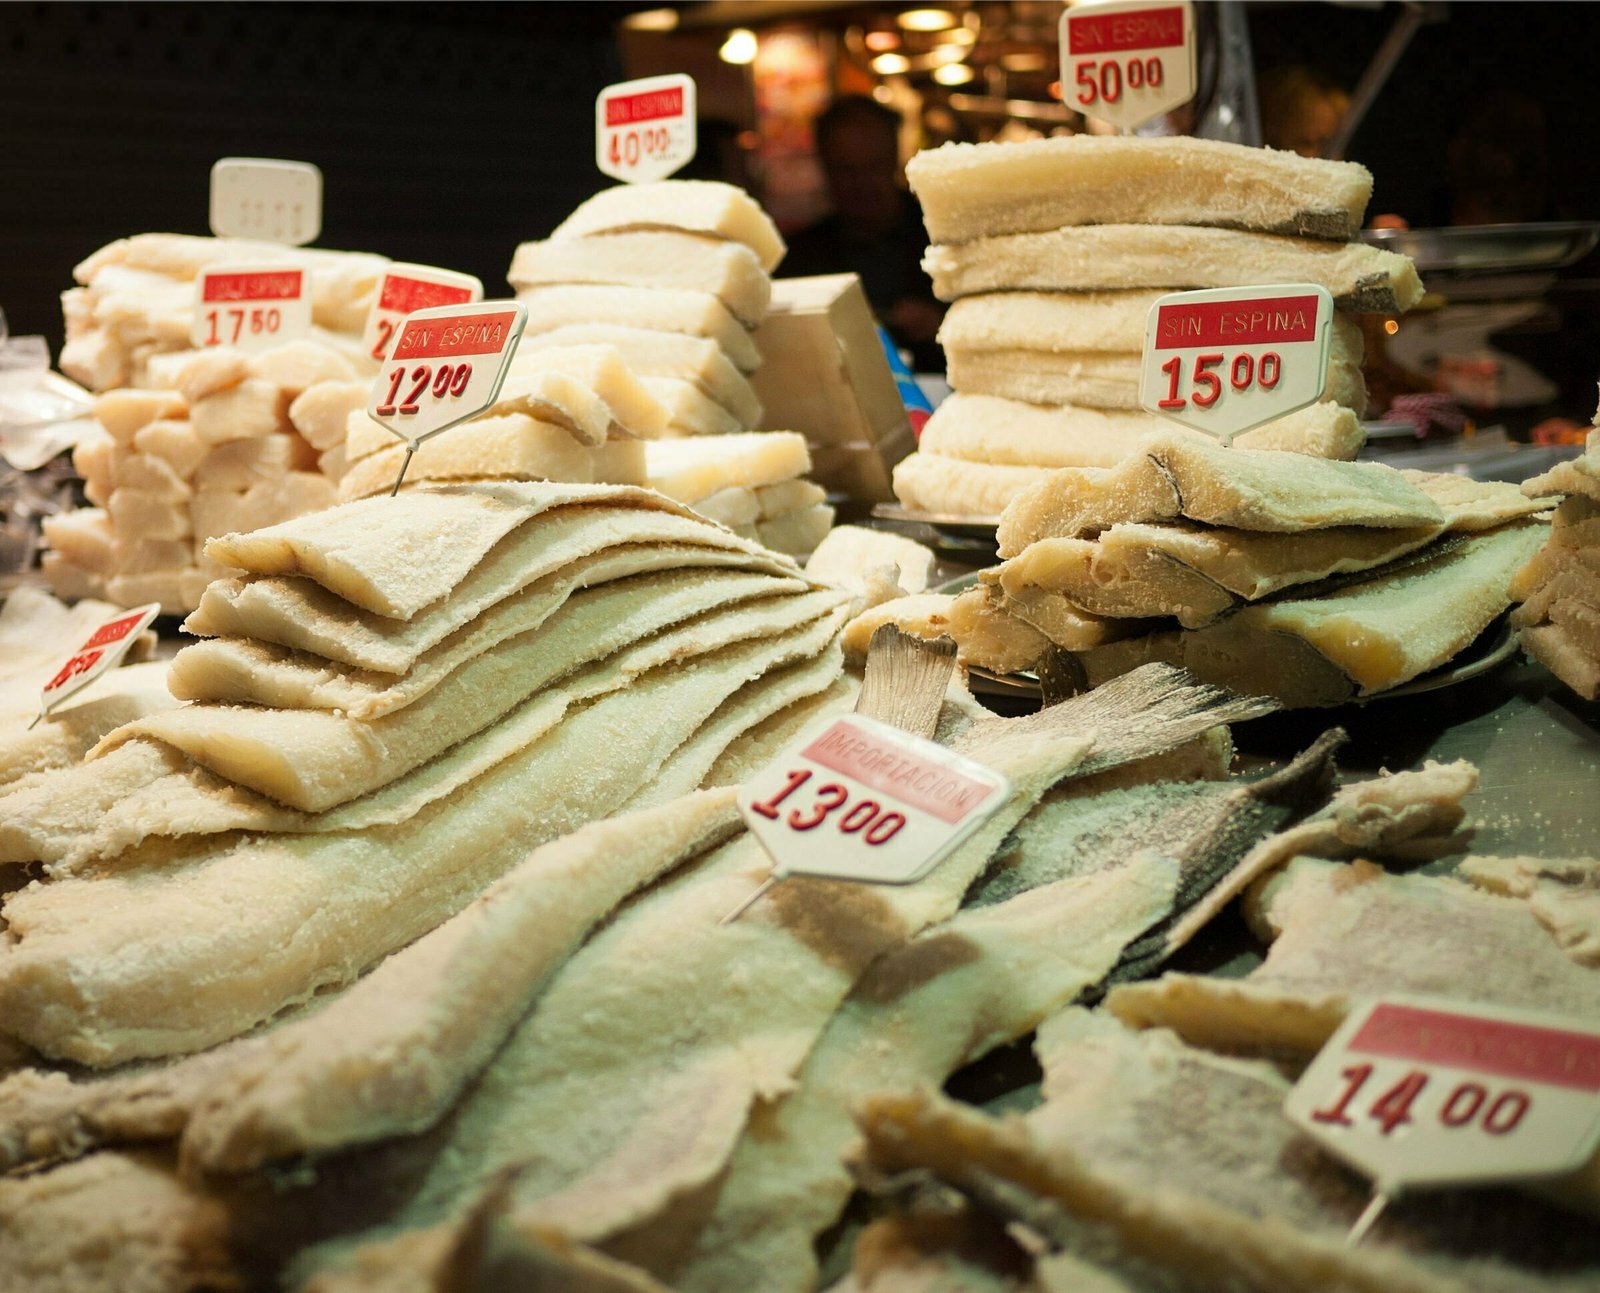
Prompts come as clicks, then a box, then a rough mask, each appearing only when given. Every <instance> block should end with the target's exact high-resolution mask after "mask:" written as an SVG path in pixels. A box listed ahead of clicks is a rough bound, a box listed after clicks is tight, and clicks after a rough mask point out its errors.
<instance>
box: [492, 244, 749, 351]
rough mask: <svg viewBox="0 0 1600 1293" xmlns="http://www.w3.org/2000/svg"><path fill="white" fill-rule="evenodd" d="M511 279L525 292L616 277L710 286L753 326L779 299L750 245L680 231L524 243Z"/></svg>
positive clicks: (637, 283) (617, 280) (627, 281)
mask: <svg viewBox="0 0 1600 1293" xmlns="http://www.w3.org/2000/svg"><path fill="white" fill-rule="evenodd" d="M506 278H507V280H508V281H509V282H510V283H511V286H512V287H513V288H515V289H517V290H518V291H520V290H522V289H523V288H525V287H542V286H548V285H550V284H555V283H610V284H616V285H619V286H623V287H681V288H688V289H690V290H692V291H696V292H710V293H711V294H712V295H713V296H715V297H716V298H717V299H718V300H719V301H721V302H722V303H723V304H724V305H725V306H727V307H728V309H729V310H730V311H731V312H732V313H733V315H734V317H735V318H737V319H738V320H739V322H740V323H742V324H744V326H745V327H747V328H753V327H755V326H756V325H757V324H759V323H760V322H761V320H762V318H763V317H764V316H765V315H766V313H767V306H768V304H769V303H770V302H771V300H772V280H771V279H770V278H769V277H767V271H766V269H765V267H764V266H763V265H762V264H761V261H760V260H759V259H758V258H757V256H756V254H755V253H754V252H753V251H751V250H750V248H748V247H746V246H744V245H743V244H742V243H737V242H728V241H724V240H721V239H715V238H708V237H705V236H703V235H696V234H692V233H680V232H677V231H660V232H657V231H651V230H639V231H636V232H633V233H614V234H611V235H609V236H608V237H605V238H552V239H551V240H550V241H548V242H525V243H522V244H521V245H519V246H518V247H517V250H516V253H515V254H514V255H513V256H512V257H511V268H510V270H508V271H507V273H506Z"/></svg>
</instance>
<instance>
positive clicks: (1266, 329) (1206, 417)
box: [1139, 283, 1333, 444]
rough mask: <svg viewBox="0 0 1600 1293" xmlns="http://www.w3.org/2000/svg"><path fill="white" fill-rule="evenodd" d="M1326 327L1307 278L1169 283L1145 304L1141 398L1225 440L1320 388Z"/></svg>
mask: <svg viewBox="0 0 1600 1293" xmlns="http://www.w3.org/2000/svg"><path fill="white" fill-rule="evenodd" d="M1332 331H1333V298H1332V297H1331V296H1329V295H1328V291H1327V289H1326V288H1323V287H1318V286H1317V285H1316V284H1314V283H1292V284H1284V285H1274V286H1271V287H1225V288H1216V289H1207V290H1205V291H1200V292H1173V293H1171V294H1169V295H1167V296H1163V297H1161V298H1159V299H1158V300H1157V301H1156V303H1155V304H1154V305H1152V306H1151V307H1150V317H1149V321H1148V322H1147V323H1146V325H1145V339H1144V359H1143V362H1142V364H1141V365H1140V370H1139V402H1140V403H1141V404H1142V405H1144V407H1145V408H1147V409H1149V410H1150V411H1151V412H1152V413H1161V414H1163V415H1165V416H1166V417H1169V418H1171V419H1173V421H1175V422H1181V423H1183V425H1184V426H1188V427H1193V428H1194V429H1195V430H1197V431H1204V432H1206V433H1207V434H1208V435H1214V436H1216V437H1217V438H1218V439H1219V440H1221V441H1222V442H1223V443H1224V444H1226V443H1228V442H1229V441H1230V440H1232V439H1233V437H1234V436H1236V435H1238V434H1239V433H1240V432H1241V431H1248V430H1250V428H1251V427H1257V426H1260V425H1261V424H1262V423H1263V422H1270V421H1272V420H1273V419H1274V418H1280V417H1283V416H1284V415H1285V414H1288V413H1293V412H1294V411H1295V410H1296V409H1298V408H1304V407H1305V406H1306V405H1307V404H1311V403H1314V402H1315V401H1316V400H1317V399H1318V398H1320V396H1321V395H1322V391H1323V388H1324V387H1325V386H1326V385H1327V380H1328V347H1329V343H1330V339H1331V336H1332Z"/></svg>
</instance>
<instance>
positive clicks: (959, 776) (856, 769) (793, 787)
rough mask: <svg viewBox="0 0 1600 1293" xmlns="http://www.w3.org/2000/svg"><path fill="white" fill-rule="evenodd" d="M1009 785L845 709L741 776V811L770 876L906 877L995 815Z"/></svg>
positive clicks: (885, 880)
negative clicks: (769, 864) (743, 778)
mask: <svg viewBox="0 0 1600 1293" xmlns="http://www.w3.org/2000/svg"><path fill="white" fill-rule="evenodd" d="M1009 790H1010V785H1009V783H1008V782H1007V781H1006V779H1005V778H1004V777H1002V776H1001V775H1000V774H999V773H997V772H994V771H993V770H991V769H989V768H986V767H984V766H983V765H982V764H980V763H974V762H973V761H972V760H971V759H965V758H962V757H961V756H960V755H959V754H952V753H951V752H950V751H949V750H947V749H945V748H944V747H943V746H941V745H936V744H935V743H934V742H932V741H928V740H924V739H923V738H921V737H917V736H912V735H910V734H909V733H907V732H902V731H901V730H900V729H899V728H897V727H891V726H890V725H889V724H887V723H880V722H878V721H877V720H876V719H871V718H865V717H863V716H862V715H860V714H850V715H846V716H845V717H843V718H836V719H833V720H832V721H830V722H829V723H828V724H827V725H826V726H824V727H823V728H822V729H821V730H820V731H817V730H813V731H812V732H811V733H809V734H807V735H804V736H802V737H800V738H799V739H798V740H796V741H795V742H793V743H792V744H791V745H790V746H789V748H788V749H787V750H785V751H784V752H783V753H782V754H780V755H779V756H778V757H777V758H776V759H774V760H773V761H772V762H771V763H769V764H768V765H767V766H766V767H765V768H763V769H762V770H761V771H760V772H759V773H757V774H756V775H755V776H754V777H752V778H751V779H750V780H749V781H748V782H746V783H745V785H744V787H743V789H742V790H741V791H740V792H739V809H740V811H741V812H742V813H743V814H744V820H745V823H746V824H747V825H748V826H749V827H750V830H751V832H752V833H753V834H754V835H755V837H756V838H757V839H758V840H760V841H761V845H762V847H763V848H765V849H766V850H767V852H768V853H769V854H771V856H772V860H773V864H774V866H773V874H774V877H775V878H777V879H782V878H783V877H785V876H790V875H816V876H829V877H832V878H834V879H842V880H866V881H871V882H873V883H875V884H909V883H910V882H912V881H914V880H920V879H922V877H923V876H925V875H927V874H928V872H930V871H932V870H933V868H934V867H936V866H937V865H938V864H939V863H940V862H942V861H943V860H944V859H945V858H946V857H948V856H949V855H950V853H951V852H952V851H953V850H954V849H955V848H956V847H957V846H959V845H960V844H961V843H962V841H963V840H965V839H967V837H968V836H970V835H971V834H972V833H973V832H974V831H975V830H977V829H978V827H979V826H981V825H982V824H983V823H984V822H985V821H986V820H987V819H988V818H989V817H990V816H991V815H993V814H994V813H995V812H996V811H997V810H998V809H999V807H1000V805H1001V804H1003V803H1004V802H1005V800H1006V796H1007V794H1008V793H1009Z"/></svg>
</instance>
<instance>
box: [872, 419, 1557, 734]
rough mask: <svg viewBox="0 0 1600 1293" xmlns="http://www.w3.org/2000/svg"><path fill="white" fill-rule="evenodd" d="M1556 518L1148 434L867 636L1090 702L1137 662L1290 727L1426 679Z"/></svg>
mask: <svg viewBox="0 0 1600 1293" xmlns="http://www.w3.org/2000/svg"><path fill="white" fill-rule="evenodd" d="M1554 501H1555V500H1554V499H1552V498H1544V497H1533V498H1530V497H1527V496H1526V495H1525V494H1524V493H1523V492H1522V491H1521V490H1519V489H1518V488H1517V487H1516V486H1515V485H1511V484H1507V483H1504V482H1493V481H1490V482H1480V481H1474V480H1471V479H1469V478H1467V477H1463V476H1455V475H1451V474H1448V473H1433V472H1421V471H1398V470H1396V469H1394V468H1392V467H1389V466H1387V465H1385V464H1382V463H1354V462H1338V461H1333V460H1327V459H1318V458H1311V457H1307V456H1305V455H1300V454H1285V453H1280V452H1277V451H1275V450H1264V449H1241V448H1237V447H1234V448H1223V447H1222V446H1221V445H1218V444H1216V443H1215V442H1213V441H1210V440H1207V439H1203V438H1202V439H1195V438H1191V437H1187V436H1173V435H1170V434H1158V435H1155V436H1152V437H1149V438H1147V439H1145V440H1144V441H1142V442H1141V443H1140V445H1139V447H1138V450H1137V452H1136V453H1135V454H1134V455H1133V456H1131V457H1129V458H1127V459H1125V460H1124V461H1123V462H1122V463H1120V464H1119V465H1118V466H1115V467H1109V468H1093V467H1086V468H1063V469H1061V470H1059V471H1056V472H1053V473H1050V474H1049V475H1047V476H1046V477H1045V479H1044V480H1042V481H1041V482H1039V483H1038V484H1035V485H1030V486H1028V487H1027V488H1026V489H1024V490H1023V491H1022V493H1020V494H1019V495H1018V496H1017V497H1016V499H1014V500H1013V501H1012V502H1011V503H1010V504H1009V505H1008V506H1007V508H1006V510H1005V512H1004V513H1003V514H1002V516H1001V518H1000V525H999V529H998V538H999V552H1000V555H1001V556H1002V557H1003V558H1006V559H1005V560H1004V561H1002V562H1001V563H1000V564H999V565H998V566H995V567H993V568H991V569H988V570H984V571H982V572H980V574H979V576H978V580H979V582H978V584H977V585H976V586H975V587H974V588H972V589H969V590H967V591H966V592H963V593H961V594H960V595H959V596H957V597H954V598H950V597H941V596H938V595H933V594H924V595H923V596H922V597H920V598H907V599H903V600H901V601H899V602H887V603H884V604H883V605H881V606H878V607H876V608H874V610H873V611H871V612H869V613H868V617H866V618H865V619H864V620H863V622H862V623H861V624H858V625H852V626H851V629H850V631H849V636H848V638H847V645H849V644H850V643H851V642H853V641H854V640H855V638H856V637H857V635H859V633H861V632H862V631H865V630H866V629H867V628H869V627H870V626H871V625H872V624H875V623H878V622H882V621H884V620H889V621H893V622H895V623H897V624H900V625H901V626H902V627H903V628H905V629H906V630H907V631H909V632H913V633H917V634H919V635H922V636H933V635H936V634H937V633H938V632H949V633H951V634H953V635H954V636H955V637H956V638H957V640H958V642H959V643H960V644H961V648H962V657H963V659H964V660H965V661H966V662H968V663H970V664H976V665H980V666H983V667H987V668H990V669H994V670H997V671H999V672H1015V671H1017V670H1019V669H1027V668H1037V667H1040V666H1041V665H1044V664H1046V663H1049V664H1052V665H1056V666H1064V667H1065V668H1066V669H1067V670H1068V671H1069V672H1070V673H1075V674H1076V675H1077V679H1076V680H1077V682H1078V684H1079V685H1087V686H1091V687H1092V686H1095V685H1097V684H1099V683H1101V682H1103V681H1105V680H1106V679H1107V678H1111V677H1115V676H1116V675H1118V674H1120V673H1123V672H1126V671H1127V670H1128V669H1131V668H1135V667H1137V666H1138V665H1140V664H1143V663H1145V662H1147V661H1150V660H1165V661H1168V662H1169V663H1174V664H1181V665H1183V666H1184V667H1185V668H1187V669H1189V670H1190V671H1191V672H1193V673H1194V674H1196V675H1197V676H1199V677H1202V678H1205V679H1207V680H1209V681H1212V682H1216V683H1219V684H1220V685H1223V686H1226V687H1231V688H1233V689H1234V690H1236V691H1240V692H1243V693H1245V694H1248V695H1265V696H1274V697H1276V698H1278V699H1279V700H1281V701H1282V702H1283V703H1284V704H1286V705H1289V706H1293V707H1302V706H1318V705H1337V704H1342V703H1344V702H1345V701H1348V700H1352V699H1356V698H1359V697H1364V696H1372V695H1376V694H1378V693H1380V692H1383V691H1387V690H1389V689H1390V688H1392V687H1396V686H1399V685H1400V684H1402V683H1405V682H1408V681H1410V680H1411V679H1413V678H1415V677H1417V676H1418V675H1420V674H1423V673H1427V672H1429V671H1430V670H1433V669H1436V668H1438V667H1440V666H1441V665H1443V664H1445V663H1446V662H1447V661H1449V660H1450V659H1452V658H1453V657H1454V656H1456V655H1457V654H1458V653H1459V652H1460V651H1462V650H1463V649H1465V648H1466V647H1468V646H1469V645H1471V643H1472V642H1473V641H1474V640H1475V639H1476V638H1477V637H1478V635H1479V634H1480V633H1482V632H1483V630H1484V629H1485V628H1487V627H1488V626H1489V625H1490V624H1491V623H1492V622H1493V621H1494V620H1495V618H1496V617H1497V616H1499V615H1500V614H1501V613H1502V612H1503V611H1505V610H1506V609H1507V607H1508V606H1510V605H1511V603H1512V601H1513V600H1514V597H1515V594H1514V591H1513V587H1512V585H1513V579H1512V577H1513V575H1515V574H1516V572H1517V571H1518V569H1519V568H1521V567H1522V566H1523V565H1524V564H1525V563H1526V562H1527V561H1528V559H1529V558H1530V557H1531V556H1532V555H1533V554H1534V552H1535V551H1536V550H1537V549H1538V547H1539V545H1540V544H1541V543H1542V542H1543V541H1544V539H1545V537H1546V535H1547V534H1548V533H1549V527H1548V523H1547V518H1546V517H1544V516H1541V515H1538V514H1539V513H1543V512H1547V511H1548V509H1549V508H1551V507H1552V506H1553V504H1554Z"/></svg>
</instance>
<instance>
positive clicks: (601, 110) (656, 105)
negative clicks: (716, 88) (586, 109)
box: [594, 72, 698, 184]
mask: <svg viewBox="0 0 1600 1293" xmlns="http://www.w3.org/2000/svg"><path fill="white" fill-rule="evenodd" d="M697 136H698V126H697V120H696V117H695V92H694V78H693V77H690V76H685V75H684V74H683V73H681V72H674V73H673V74H672V75H670V76H647V77H644V78H643V79H642V80H638V81H623V82H621V83H620V84H617V85H608V86H607V87H606V88H605V89H603V90H601V91H600V95H599V97H598V98H597V99H595V101H594V142H595V165H597V166H598V167H599V168H600V169H601V171H602V172H604V173H605V174H607V175H609V176H611V178H612V179H617V180H622V181H624V182H625V183H628V184H642V183H644V182H646V181H648V180H664V179H666V178H667V176H669V175H671V174H672V173H673V172H674V171H676V170H678V169H679V168H681V167H683V166H685V165H687V164H688V162H689V161H690V159H691V158H693V157H694V150H695V145H696V142H697Z"/></svg>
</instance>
